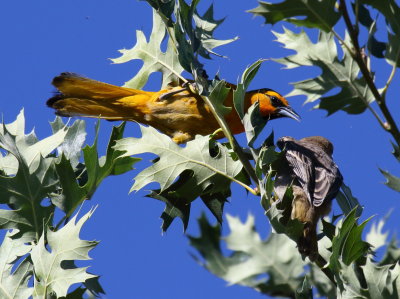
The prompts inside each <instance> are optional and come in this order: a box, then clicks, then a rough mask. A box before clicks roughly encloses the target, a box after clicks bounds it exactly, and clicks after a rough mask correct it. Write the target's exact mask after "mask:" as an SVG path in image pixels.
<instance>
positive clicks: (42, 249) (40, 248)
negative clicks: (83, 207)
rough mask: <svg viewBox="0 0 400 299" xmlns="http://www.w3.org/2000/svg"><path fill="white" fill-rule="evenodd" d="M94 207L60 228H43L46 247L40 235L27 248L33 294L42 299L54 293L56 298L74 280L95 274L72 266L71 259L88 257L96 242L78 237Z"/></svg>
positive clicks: (77, 280) (83, 268)
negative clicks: (31, 273) (28, 250)
mask: <svg viewBox="0 0 400 299" xmlns="http://www.w3.org/2000/svg"><path fill="white" fill-rule="evenodd" d="M93 212H94V210H91V211H89V212H88V213H86V214H85V215H84V216H82V217H81V218H80V219H79V221H77V222H76V220H77V215H75V216H74V217H72V218H71V220H70V221H69V222H68V223H67V224H66V225H65V226H64V227H62V228H61V229H60V230H58V231H55V232H53V231H51V230H50V229H48V230H47V247H48V248H49V250H50V251H48V249H47V248H46V245H45V237H44V234H43V235H42V236H41V238H40V239H39V242H38V243H37V245H35V246H34V247H33V249H32V251H31V258H32V262H33V267H34V271H35V281H34V293H33V294H34V296H41V297H42V298H44V297H46V296H48V295H50V294H52V293H54V294H55V295H57V297H63V296H66V295H67V292H68V289H69V288H70V287H71V286H72V285H73V284H75V283H83V282H85V281H86V280H88V279H90V278H93V277H96V276H95V275H92V274H89V273H87V272H86V269H87V268H88V267H79V268H78V267H75V266H72V264H71V261H74V260H89V259H90V258H89V255H88V253H89V251H90V250H91V249H93V248H94V247H95V246H96V245H97V244H98V242H96V241H85V240H81V239H80V238H79V233H80V231H81V228H82V226H83V224H84V223H85V222H86V221H87V220H88V219H89V218H90V216H91V215H92V214H93Z"/></svg>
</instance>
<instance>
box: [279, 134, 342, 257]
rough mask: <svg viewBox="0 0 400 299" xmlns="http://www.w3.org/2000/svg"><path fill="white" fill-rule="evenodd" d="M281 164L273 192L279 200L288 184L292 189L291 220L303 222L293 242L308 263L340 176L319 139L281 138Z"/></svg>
mask: <svg viewBox="0 0 400 299" xmlns="http://www.w3.org/2000/svg"><path fill="white" fill-rule="evenodd" d="M277 145H278V147H279V148H280V149H281V150H282V151H284V157H285V161H284V163H282V165H281V166H280V167H279V169H278V172H277V176H276V179H275V186H274V191H275V195H276V196H277V197H278V200H281V199H282V198H283V196H284V194H285V191H286V189H287V187H288V186H290V184H292V188H293V203H292V212H291V218H292V219H298V220H299V221H301V222H303V223H304V230H303V234H302V236H301V237H300V238H299V240H298V241H297V246H298V249H299V252H300V253H301V254H302V255H304V256H308V257H309V258H310V260H311V261H314V260H315V259H316V258H317V257H318V243H317V233H316V231H317V223H318V220H319V219H320V218H321V217H323V216H325V215H327V214H328V213H329V211H330V209H331V202H332V200H333V199H334V198H335V197H336V195H337V193H338V192H339V188H340V186H341V185H342V182H343V177H342V175H341V173H340V171H339V168H338V167H337V165H336V164H335V162H334V161H333V159H332V153H333V145H332V143H331V142H330V141H329V140H328V139H326V138H324V137H321V136H312V137H306V138H303V139H300V140H296V139H294V138H292V137H282V138H280V139H279V140H278V142H277Z"/></svg>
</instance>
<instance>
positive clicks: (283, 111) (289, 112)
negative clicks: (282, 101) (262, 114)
mask: <svg viewBox="0 0 400 299" xmlns="http://www.w3.org/2000/svg"><path fill="white" fill-rule="evenodd" d="M276 114H277V115H279V116H281V117H290V118H292V119H294V120H297V121H300V119H301V117H300V115H298V114H297V113H296V112H295V111H294V110H293V109H292V107H290V106H286V107H279V108H277V111H276Z"/></svg>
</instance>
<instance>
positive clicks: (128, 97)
mask: <svg viewBox="0 0 400 299" xmlns="http://www.w3.org/2000/svg"><path fill="white" fill-rule="evenodd" d="M52 84H53V85H54V86H55V87H56V88H57V89H58V91H59V93H57V94H56V95H55V96H53V97H52V98H50V99H49V100H48V101H47V105H48V106H49V107H51V108H53V109H55V110H56V114H58V115H61V116H84V117H94V118H104V119H107V120H129V121H137V122H139V123H142V124H147V125H150V126H152V127H154V128H156V129H158V130H159V131H161V132H163V133H164V134H167V135H168V136H170V137H171V138H172V139H173V141H175V142H176V143H185V142H187V141H189V140H191V139H193V138H194V137H195V136H196V135H197V134H200V135H209V134H212V133H214V132H215V131H216V130H217V129H218V128H219V125H218V123H217V121H216V120H215V118H214V116H213V114H212V112H211V110H210V107H209V106H208V105H207V104H205V103H204V101H203V100H202V99H201V98H200V97H199V96H198V95H196V94H194V93H192V92H191V91H190V90H189V89H188V88H182V86H178V87H171V88H169V89H163V90H160V91H156V92H151V91H144V90H137V89H131V88H126V87H119V86H115V85H111V84H107V83H103V82H99V81H95V80H91V79H88V78H84V77H80V76H78V75H75V74H72V73H62V74H60V75H59V76H57V77H55V78H54V79H53V82H52ZM227 86H229V87H231V90H230V92H229V93H228V95H227V97H226V99H225V101H224V105H225V106H227V107H233V92H232V88H235V85H233V84H229V83H227ZM257 101H258V102H259V108H260V113H261V115H262V117H264V118H265V119H266V120H270V119H275V118H280V117H290V118H293V119H296V120H298V118H299V116H298V114H297V113H296V112H295V111H294V110H293V109H292V108H291V107H290V106H289V103H288V102H287V100H286V99H285V98H284V97H283V96H281V95H280V94H279V93H277V92H275V91H273V90H272V89H266V88H264V89H258V90H253V91H249V92H247V93H246V95H245V109H248V108H249V107H250V106H251V105H252V104H254V103H255V102H257ZM234 110H235V109H232V111H231V112H230V113H229V114H227V115H225V119H226V121H227V123H228V125H229V127H230V129H231V131H232V133H233V134H238V133H242V132H244V127H243V124H242V122H241V121H240V118H239V117H238V115H237V113H236V111H234ZM218 137H221V138H222V137H223V136H222V135H219V136H218Z"/></svg>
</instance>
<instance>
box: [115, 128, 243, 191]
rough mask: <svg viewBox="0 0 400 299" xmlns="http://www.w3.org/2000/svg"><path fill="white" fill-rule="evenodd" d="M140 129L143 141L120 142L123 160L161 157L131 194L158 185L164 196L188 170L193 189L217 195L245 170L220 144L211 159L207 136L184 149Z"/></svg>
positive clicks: (140, 176)
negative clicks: (149, 185) (153, 184)
mask: <svg viewBox="0 0 400 299" xmlns="http://www.w3.org/2000/svg"><path fill="white" fill-rule="evenodd" d="M140 129H141V131H142V137H141V138H125V139H122V140H118V141H117V143H116V145H115V147H114V148H115V149H116V150H118V151H122V152H125V153H124V154H123V157H127V156H130V155H137V154H141V153H146V152H148V153H153V154H156V155H157V156H159V160H158V161H156V162H155V163H153V165H151V166H150V167H148V168H146V169H144V170H143V171H141V172H140V173H139V174H138V175H137V176H136V177H135V183H134V185H133V186H132V188H131V191H136V190H139V189H141V188H143V187H144V186H146V185H147V184H149V183H151V182H157V183H159V184H160V187H161V189H160V191H161V192H162V191H164V190H166V189H167V188H168V187H170V186H171V185H172V184H173V183H174V181H175V180H176V179H177V178H178V176H179V175H181V174H182V173H183V172H184V171H185V170H190V171H192V172H193V178H194V181H191V186H192V188H194V187H196V186H198V187H200V188H201V190H202V191H204V190H206V189H207V188H208V189H207V191H208V192H211V193H216V192H219V191H222V190H225V188H226V186H227V185H229V184H230V182H231V180H232V179H233V178H234V177H235V176H236V175H238V174H239V172H240V171H241V169H242V165H241V163H240V162H239V161H235V160H233V159H232V157H231V156H230V151H229V150H228V149H227V148H225V147H224V146H222V145H221V144H219V143H217V144H216V147H217V148H216V149H217V154H216V155H215V156H211V155H210V146H209V143H210V142H209V139H208V137H207V136H200V135H197V136H196V138H195V139H194V140H192V141H189V142H188V143H186V146H185V147H181V146H179V145H177V144H175V143H174V142H173V141H172V140H171V138H169V137H168V136H166V135H164V134H161V133H159V132H158V131H156V130H155V129H154V128H152V127H144V126H142V125H141V126H140Z"/></svg>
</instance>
